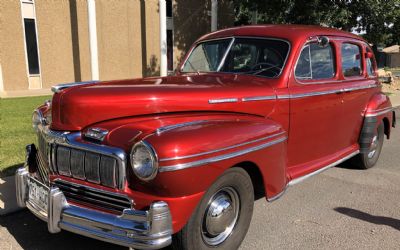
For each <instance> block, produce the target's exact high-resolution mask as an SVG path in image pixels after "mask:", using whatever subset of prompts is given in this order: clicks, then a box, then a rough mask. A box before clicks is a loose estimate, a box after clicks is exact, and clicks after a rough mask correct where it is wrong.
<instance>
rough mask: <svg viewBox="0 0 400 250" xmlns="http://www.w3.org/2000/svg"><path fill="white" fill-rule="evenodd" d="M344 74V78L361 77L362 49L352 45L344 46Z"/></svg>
mask: <svg viewBox="0 0 400 250" xmlns="http://www.w3.org/2000/svg"><path fill="white" fill-rule="evenodd" d="M342 72H343V75H344V76H347V77H350V76H360V75H361V74H362V71H361V48H360V47H359V46H358V45H355V44H352V43H343V44H342Z"/></svg>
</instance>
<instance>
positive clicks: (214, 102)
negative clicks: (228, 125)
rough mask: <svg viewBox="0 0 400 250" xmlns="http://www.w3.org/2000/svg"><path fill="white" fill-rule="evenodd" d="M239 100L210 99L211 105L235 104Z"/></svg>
mask: <svg viewBox="0 0 400 250" xmlns="http://www.w3.org/2000/svg"><path fill="white" fill-rule="evenodd" d="M238 101H239V100H238V98H221V99H210V100H208V103H209V104H219V103H233V102H238Z"/></svg>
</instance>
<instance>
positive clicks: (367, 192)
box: [0, 112, 400, 250]
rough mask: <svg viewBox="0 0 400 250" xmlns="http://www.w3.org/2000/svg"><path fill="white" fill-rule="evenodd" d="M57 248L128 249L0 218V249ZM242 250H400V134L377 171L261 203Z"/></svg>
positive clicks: (332, 176) (318, 181) (25, 216)
mask: <svg viewBox="0 0 400 250" xmlns="http://www.w3.org/2000/svg"><path fill="white" fill-rule="evenodd" d="M398 113H399V114H400V112H398ZM397 123H398V124H400V122H399V121H398V122H397ZM55 248H57V249H58V250H61V249H126V248H121V247H117V246H113V245H110V244H106V243H103V242H100V241H96V240H92V239H89V238H85V237H82V236H79V235H74V234H72V233H68V232H61V233H59V234H55V235H51V234H49V233H48V232H47V226H46V225H45V223H43V222H42V221H40V220H39V219H36V218H35V217H34V216H33V215H31V214H30V213H29V212H28V211H26V210H25V211H21V212H18V213H15V214H11V215H8V216H5V217H0V249H55ZM241 249H242V250H250V249H252V250H253V249H400V131H399V129H398V128H397V129H394V130H393V133H392V138H391V140H390V141H385V144H384V148H383V152H382V154H381V158H380V160H379V162H378V165H377V166H375V167H374V168H372V169H370V170H367V171H363V170H354V169H351V168H350V166H349V164H348V163H344V164H342V165H341V166H339V167H335V168H332V169H330V170H328V171H325V172H323V173H322V174H320V175H318V176H315V177H313V178H310V179H308V180H306V181H304V182H302V183H300V184H298V185H296V186H293V187H291V188H289V189H288V190H287V192H286V194H285V195H284V196H283V197H282V198H280V199H279V200H277V201H275V202H272V203H268V202H266V201H265V199H261V200H258V201H257V202H256V204H255V209H254V215H253V220H252V223H251V226H250V229H249V232H248V234H247V236H246V238H245V240H244V242H243V244H242V247H241Z"/></svg>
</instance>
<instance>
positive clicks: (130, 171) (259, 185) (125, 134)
mask: <svg viewBox="0 0 400 250" xmlns="http://www.w3.org/2000/svg"><path fill="white" fill-rule="evenodd" d="M53 91H54V96H53V99H52V101H51V102H46V103H45V104H44V105H42V106H40V107H39V108H38V109H37V110H36V111H35V112H34V115H33V127H34V129H35V130H36V132H37V135H38V143H37V146H35V145H33V144H32V145H29V146H27V160H26V166H25V167H24V168H21V169H19V170H18V171H17V175H16V181H17V198H18V202H19V205H20V206H22V207H24V206H26V207H27V208H28V209H29V210H30V211H32V212H33V213H34V214H35V215H36V216H38V217H39V218H41V219H43V220H44V221H46V222H47V224H48V230H49V231H50V232H51V233H57V232H59V231H60V230H67V231H71V232H74V233H77V234H81V235H85V236H88V237H92V238H95V239H99V240H103V241H107V242H111V243H115V244H118V245H122V246H127V247H131V248H141V249H157V248H162V247H165V246H167V245H170V244H172V245H173V246H174V248H178V249H210V248H213V249H214V248H221V249H236V248H238V247H239V246H240V244H241V242H242V240H243V239H244V237H245V235H246V232H247V230H248V227H249V224H250V221H251V217H252V213H253V202H254V200H255V199H259V198H261V197H265V198H266V199H267V200H268V201H274V200H276V199H278V198H279V197H280V196H281V195H282V194H283V193H284V192H285V190H286V189H287V187H289V186H291V185H293V184H296V183H298V182H300V181H302V180H304V179H306V178H308V177H310V176H313V175H314V174H317V173H320V172H322V171H323V170H326V169H328V168H330V167H332V166H335V165H338V164H339V163H341V162H343V161H346V160H349V159H351V161H352V164H353V165H354V166H357V167H359V168H362V169H368V168H371V167H373V166H374V165H375V164H376V162H377V161H378V158H379V155H380V152H381V150H382V144H383V140H384V137H385V136H386V137H387V138H389V137H390V131H391V128H392V127H394V126H395V119H394V116H395V113H394V110H393V108H392V106H391V103H390V100H389V98H388V97H387V96H386V95H385V94H383V93H382V92H381V85H380V83H379V82H378V78H377V74H376V63H375V59H374V54H373V53H372V49H371V47H370V46H369V45H368V43H367V42H366V41H364V40H363V39H362V38H360V37H358V36H356V35H354V34H350V33H347V32H343V31H340V30H336V29H330V28H322V27H316V26H297V25H259V26H247V27H237V28H231V29H225V30H220V31H217V32H214V33H211V34H208V35H205V36H203V37H201V38H200V39H199V40H198V41H196V42H195V43H194V45H193V46H192V47H191V49H190V51H189V52H188V54H187V56H186V57H185V59H184V60H183V62H182V64H181V65H180V66H179V67H178V70H177V71H176V74H175V75H173V76H168V77H153V78H144V79H132V80H118V81H104V82H85V83H71V84H61V85H58V86H55V87H54V88H53Z"/></svg>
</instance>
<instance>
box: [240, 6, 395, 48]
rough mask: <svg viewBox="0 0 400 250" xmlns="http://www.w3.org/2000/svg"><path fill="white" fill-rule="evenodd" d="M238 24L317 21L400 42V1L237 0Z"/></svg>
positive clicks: (375, 39)
mask: <svg viewBox="0 0 400 250" xmlns="http://www.w3.org/2000/svg"><path fill="white" fill-rule="evenodd" d="M234 3H235V11H236V20H235V24H236V25H243V24H250V23H252V20H254V13H255V11H256V12H257V17H256V20H257V23H274V24H277V23H287V24H315V25H322V26H329V27H336V28H339V29H343V30H346V31H357V32H358V33H360V34H362V35H363V36H364V37H365V38H366V39H367V40H368V41H369V42H371V43H373V44H375V45H381V46H387V45H391V44H394V43H399V42H400V41H399V40H400V0H387V1H385V0H363V1H360V0H308V1H301V0H251V1H250V0H245V1H239V0H234Z"/></svg>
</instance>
